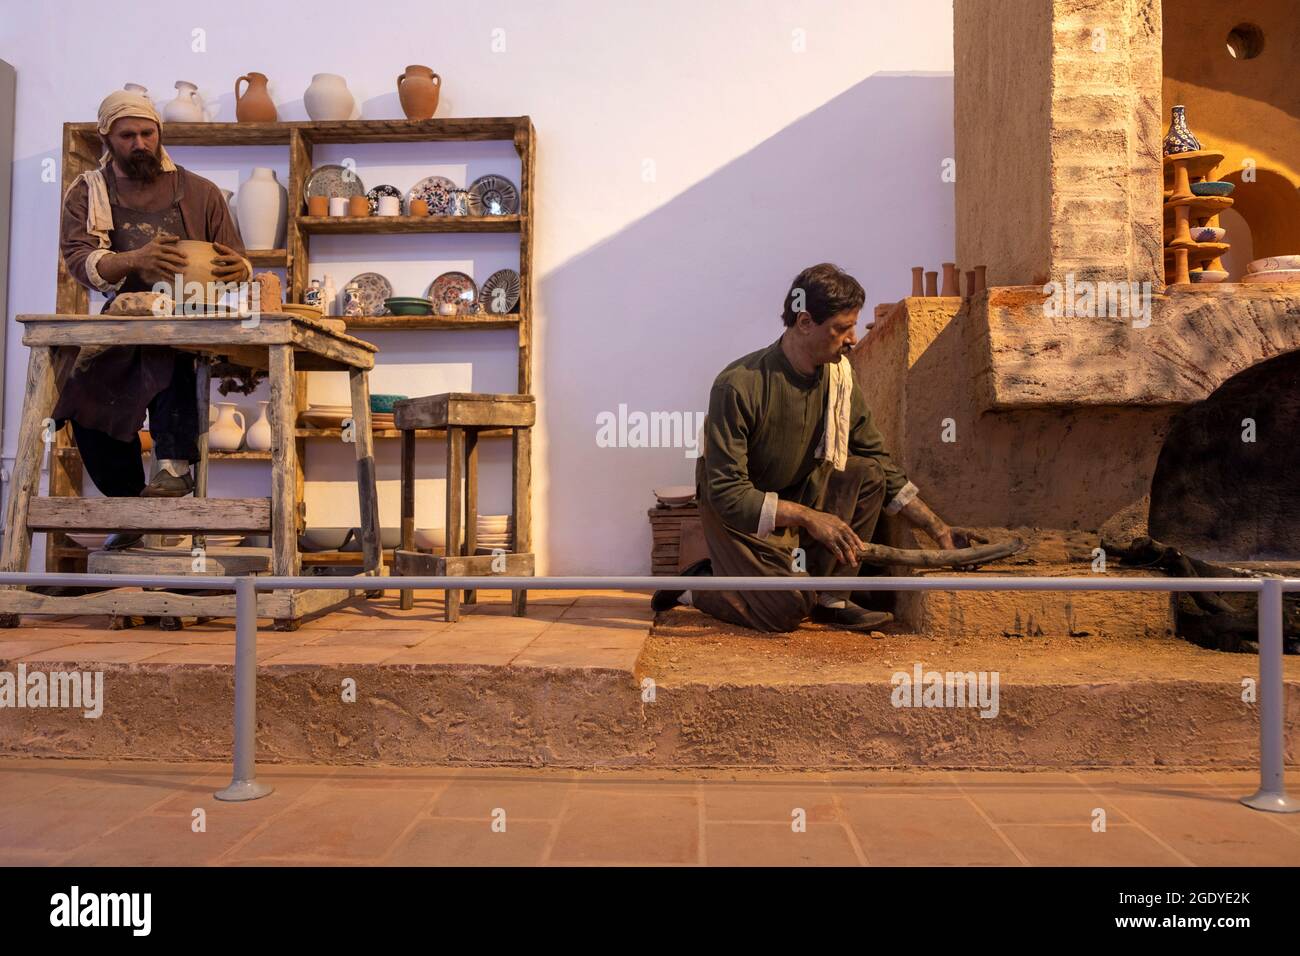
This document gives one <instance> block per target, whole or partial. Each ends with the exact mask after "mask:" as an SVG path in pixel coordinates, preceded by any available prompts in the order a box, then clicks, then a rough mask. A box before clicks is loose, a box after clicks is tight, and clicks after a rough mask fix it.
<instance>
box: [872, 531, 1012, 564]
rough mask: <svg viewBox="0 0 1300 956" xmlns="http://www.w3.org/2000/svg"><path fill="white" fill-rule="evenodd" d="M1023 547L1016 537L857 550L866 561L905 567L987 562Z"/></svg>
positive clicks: (880, 545) (874, 546) (873, 547)
mask: <svg viewBox="0 0 1300 956" xmlns="http://www.w3.org/2000/svg"><path fill="white" fill-rule="evenodd" d="M1023 550H1025V543H1024V542H1023V541H1021V540H1020V539H1019V538H1012V539H1011V540H1010V541H998V542H994V543H992V544H981V545H979V546H978V547H973V548H925V549H920V550H918V549H912V548H890V547H886V546H885V545H883V544H868V545H867V546H866V547H865V548H864V549H863V550H862V551H860V552H859V553H858V558H859V560H861V561H864V562H866V563H867V564H879V565H885V564H898V565H902V566H904V567H908V568H949V567H953V568H961V567H968V566H970V565H977V564H987V563H988V562H989V561H996V560H997V559H998V558H1006V557H1010V556H1011V555H1013V554H1016V553H1018V552H1020V551H1023Z"/></svg>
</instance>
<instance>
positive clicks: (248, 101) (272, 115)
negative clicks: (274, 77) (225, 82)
mask: <svg viewBox="0 0 1300 956" xmlns="http://www.w3.org/2000/svg"><path fill="white" fill-rule="evenodd" d="M240 83H247V84H248V86H247V87H245V88H244V95H243V96H240V95H239V84H240ZM278 118H279V114H278V113H276V110H275V102H274V101H273V100H272V99H271V94H270V92H269V91H268V90H267V88H266V76H265V75H263V74H261V73H248V74H245V75H244V76H241V77H240V78H239V79H237V80H235V120H236V121H237V122H240V123H274V122H275V121H276V120H277V119H278Z"/></svg>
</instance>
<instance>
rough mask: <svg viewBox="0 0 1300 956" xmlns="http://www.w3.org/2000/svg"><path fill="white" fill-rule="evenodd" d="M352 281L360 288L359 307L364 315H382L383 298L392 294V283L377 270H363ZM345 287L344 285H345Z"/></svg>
mask: <svg viewBox="0 0 1300 956" xmlns="http://www.w3.org/2000/svg"><path fill="white" fill-rule="evenodd" d="M352 281H353V282H355V283H356V284H357V285H358V286H359V287H360V289H361V308H362V309H364V310H365V312H364V314H365V315H383V314H384V300H385V299H388V298H390V297H391V296H392V294H393V284H392V283H391V282H389V281H388V280H387V279H385V278H384V277H383V276H381V275H380V274H379V273H378V272H363V273H361V275H357V276H353V277H352ZM345 288H346V287H345Z"/></svg>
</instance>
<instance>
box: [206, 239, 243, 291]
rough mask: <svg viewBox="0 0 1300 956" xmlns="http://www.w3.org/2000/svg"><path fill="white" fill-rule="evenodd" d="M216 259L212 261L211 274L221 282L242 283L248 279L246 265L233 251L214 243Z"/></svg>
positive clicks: (241, 257)
mask: <svg viewBox="0 0 1300 956" xmlns="http://www.w3.org/2000/svg"><path fill="white" fill-rule="evenodd" d="M212 246H213V248H214V249H216V250H217V258H215V259H213V260H212V274H213V275H214V276H215V277H216V278H217V279H218V280H219V281H221V282H243V281H244V280H245V279H247V278H248V277H249V269H248V263H247V262H245V261H244V257H243V256H241V255H240V254H239V253H238V252H236V251H235V250H234V249H232V248H230V247H229V246H227V245H223V244H222V243H220V242H214V243H213V244H212Z"/></svg>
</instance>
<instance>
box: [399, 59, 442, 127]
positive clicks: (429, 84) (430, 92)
mask: <svg viewBox="0 0 1300 956" xmlns="http://www.w3.org/2000/svg"><path fill="white" fill-rule="evenodd" d="M441 92H442V77H440V76H439V75H438V74H437V73H435V72H433V70H431V69H429V68H428V67H427V66H419V65H418V64H417V65H412V66H408V67H407V68H406V72H405V73H403V74H402V75H401V76H399V77H398V78H397V98H398V99H399V100H401V102H402V112H404V113H405V114H406V118H407V119H413V120H426V119H432V118H433V114H434V113H435V112H436V111H437V109H438V94H439V93H441Z"/></svg>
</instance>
